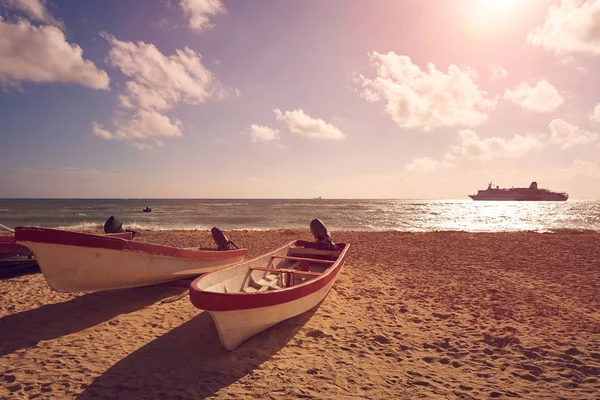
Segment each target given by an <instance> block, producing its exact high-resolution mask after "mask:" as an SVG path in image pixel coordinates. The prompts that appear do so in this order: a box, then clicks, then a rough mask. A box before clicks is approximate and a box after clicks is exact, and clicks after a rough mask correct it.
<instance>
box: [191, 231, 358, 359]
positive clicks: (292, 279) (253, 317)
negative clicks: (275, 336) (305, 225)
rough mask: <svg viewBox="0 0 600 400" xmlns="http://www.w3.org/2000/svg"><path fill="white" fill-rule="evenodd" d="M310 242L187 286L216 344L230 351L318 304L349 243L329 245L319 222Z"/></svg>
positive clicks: (331, 283)
mask: <svg viewBox="0 0 600 400" xmlns="http://www.w3.org/2000/svg"><path fill="white" fill-rule="evenodd" d="M311 231H312V232H313V235H314V236H315V238H316V239H317V241H316V243H313V242H306V241H302V240H297V241H293V242H291V243H288V244H287V245H285V246H283V247H281V248H279V249H277V250H274V251H272V252H271V253H268V254H265V255H263V256H260V257H258V258H256V259H254V260H250V261H246V262H243V263H240V264H237V265H234V266H231V267H228V268H224V269H221V270H219V271H216V272H212V273H209V274H206V275H203V276H201V277H199V278H197V279H196V280H194V281H193V282H192V284H191V285H190V300H191V302H192V304H194V306H196V307H197V308H199V309H201V310H206V311H208V312H209V313H210V315H211V316H212V318H213V320H214V321H215V325H216V327H217V331H218V333H219V338H220V340H221V343H222V344H223V346H225V348H227V349H228V350H233V349H235V348H236V347H238V346H239V345H240V344H242V343H243V342H244V341H246V340H247V339H249V338H250V337H252V336H253V335H255V334H257V333H259V332H261V331H263V330H265V329H267V328H269V327H271V326H273V325H275V324H277V323H279V322H281V321H284V320H286V319H288V318H292V317H294V316H296V315H300V314H302V313H304V312H306V311H308V310H310V309H311V308H313V307H314V306H316V305H317V304H319V303H320V302H321V301H322V300H323V299H324V298H325V296H327V293H329V290H330V289H331V287H332V286H333V284H334V283H335V281H336V279H337V277H338V276H339V273H340V271H341V270H342V267H343V265H344V262H345V261H346V255H347V254H348V249H349V247H350V245H349V244H337V245H336V244H334V243H333V241H332V240H331V237H330V236H329V232H328V231H327V228H325V226H324V225H323V224H322V223H321V221H319V220H313V221H312V222H311Z"/></svg>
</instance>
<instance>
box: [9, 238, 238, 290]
mask: <svg viewBox="0 0 600 400" xmlns="http://www.w3.org/2000/svg"><path fill="white" fill-rule="evenodd" d="M52 231H53V232H52ZM16 239H17V242H18V243H19V244H21V245H24V246H26V247H28V248H29V249H31V250H32V251H33V253H34V255H35V258H36V260H37V262H38V264H39V267H40V270H41V271H42V273H43V275H44V278H45V279H46V281H47V282H48V285H49V286H50V287H52V288H53V289H54V290H56V291H58V292H87V291H96V290H110V289H125V288H132V287H138V286H147V285H153V284H158V283H164V282H168V281H172V280H177V279H182V278H188V277H193V276H198V275H200V274H203V273H206V272H211V271H215V270H217V269H220V268H223V267H226V266H228V265H232V264H235V263H238V262H240V261H242V260H243V258H244V256H245V254H246V250H245V249H242V250H234V251H224V252H217V251H198V250H189V249H178V248H171V247H166V246H158V245H152V244H147V243H139V242H130V241H126V240H123V239H119V238H110V237H109V238H107V237H101V236H97V235H88V234H78V233H74V232H65V231H59V230H46V232H43V230H42V229H41V228H37V229H35V230H34V228H31V229H30V230H29V231H27V230H25V231H23V230H21V231H20V230H19V228H17V232H16Z"/></svg>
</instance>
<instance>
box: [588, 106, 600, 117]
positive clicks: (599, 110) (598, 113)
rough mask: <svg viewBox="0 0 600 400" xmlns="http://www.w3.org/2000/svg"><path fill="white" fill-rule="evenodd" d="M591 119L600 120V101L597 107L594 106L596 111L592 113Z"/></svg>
mask: <svg viewBox="0 0 600 400" xmlns="http://www.w3.org/2000/svg"><path fill="white" fill-rule="evenodd" d="M590 119H591V120H592V121H596V122H600V103H598V105H596V108H594V111H592V113H591V114H590Z"/></svg>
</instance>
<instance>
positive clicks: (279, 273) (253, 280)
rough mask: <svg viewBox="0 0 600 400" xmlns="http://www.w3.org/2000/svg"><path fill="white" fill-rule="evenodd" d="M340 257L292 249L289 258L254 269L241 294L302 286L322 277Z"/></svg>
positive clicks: (276, 260) (280, 257)
mask: <svg viewBox="0 0 600 400" xmlns="http://www.w3.org/2000/svg"><path fill="white" fill-rule="evenodd" d="M339 254H340V252H339V251H332V250H317V249H305V248H291V249H289V252H288V254H287V255H285V256H277V255H275V256H272V257H271V259H270V261H269V263H268V264H267V265H266V266H264V267H261V266H257V267H252V266H251V267H250V269H249V270H248V272H247V274H246V277H245V279H244V282H243V284H242V287H241V290H240V291H241V292H244V293H256V292H264V291H268V290H280V289H284V288H288V287H292V286H296V285H299V284H301V283H304V282H307V281H309V280H311V279H314V278H316V277H318V276H320V275H322V274H323V273H324V272H325V271H326V270H327V269H328V268H329V267H330V266H331V265H333V264H334V263H335V260H337V257H338V255H339Z"/></svg>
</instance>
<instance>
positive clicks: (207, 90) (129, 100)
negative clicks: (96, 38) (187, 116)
mask: <svg viewBox="0 0 600 400" xmlns="http://www.w3.org/2000/svg"><path fill="white" fill-rule="evenodd" d="M102 36H103V37H104V38H105V39H106V40H108V42H109V43H110V45H111V49H110V52H109V60H110V63H111V64H112V65H113V66H115V67H118V68H119V69H121V71H122V72H123V74H125V75H127V76H128V77H130V78H132V79H133V80H131V81H129V82H127V83H126V92H125V94H122V95H121V97H120V99H121V105H122V106H123V107H125V108H135V107H140V108H143V109H154V110H167V109H169V108H171V107H173V106H175V105H176V104H178V103H187V104H194V105H195V104H200V103H203V102H204V101H206V100H207V99H209V98H212V97H221V96H223V90H222V88H221V83H220V82H219V81H218V80H217V79H215V77H214V76H213V74H212V73H211V72H210V71H209V70H208V69H207V68H206V67H205V66H204V65H203V64H202V59H201V57H200V54H198V53H196V52H195V51H193V50H191V49H189V48H187V47H186V48H184V49H183V50H176V51H175V54H173V55H171V56H165V55H164V54H162V53H161V52H160V51H159V50H158V49H157V48H156V46H154V45H153V44H148V43H144V42H137V43H133V42H123V41H120V40H118V39H116V38H115V37H114V36H112V35H109V34H106V33H102Z"/></svg>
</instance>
